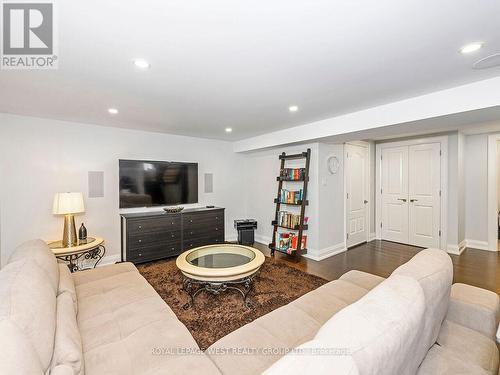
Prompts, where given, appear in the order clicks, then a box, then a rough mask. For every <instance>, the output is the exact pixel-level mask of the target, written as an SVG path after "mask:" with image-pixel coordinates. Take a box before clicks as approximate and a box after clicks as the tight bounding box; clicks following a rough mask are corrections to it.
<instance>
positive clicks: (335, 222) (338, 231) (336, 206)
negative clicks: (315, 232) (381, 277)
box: [317, 143, 345, 258]
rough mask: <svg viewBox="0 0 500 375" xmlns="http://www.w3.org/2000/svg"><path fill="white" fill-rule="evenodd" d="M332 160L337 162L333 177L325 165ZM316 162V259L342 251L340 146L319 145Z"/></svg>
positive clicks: (343, 235) (342, 199) (341, 153)
mask: <svg viewBox="0 0 500 375" xmlns="http://www.w3.org/2000/svg"><path fill="white" fill-rule="evenodd" d="M330 156H336V157H337V159H338V160H339V162H340V166H339V170H338V172H337V173H336V174H331V173H330V172H329V171H328V165H327V161H328V158H329V157H330ZM318 157H319V160H318V167H319V170H318V175H319V185H318V197H319V202H320V204H319V209H318V221H319V242H318V243H319V247H318V254H317V255H318V258H323V257H325V256H327V255H331V254H332V253H335V252H338V251H342V250H345V249H344V246H345V229H344V203H345V200H344V145H342V144H338V145H332V144H325V143H320V144H319V156H318Z"/></svg>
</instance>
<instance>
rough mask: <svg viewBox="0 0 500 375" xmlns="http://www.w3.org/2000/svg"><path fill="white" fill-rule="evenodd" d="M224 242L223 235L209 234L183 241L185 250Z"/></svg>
mask: <svg viewBox="0 0 500 375" xmlns="http://www.w3.org/2000/svg"><path fill="white" fill-rule="evenodd" d="M220 243H224V237H223V236H207V237H199V238H196V239H191V240H184V242H183V246H182V248H183V251H186V250H191V249H194V248H195V247H200V246H206V245H216V244H220Z"/></svg>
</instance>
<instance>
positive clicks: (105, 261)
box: [97, 254, 122, 267]
mask: <svg viewBox="0 0 500 375" xmlns="http://www.w3.org/2000/svg"><path fill="white" fill-rule="evenodd" d="M121 259H122V258H121V256H120V254H115V255H107V256H105V257H104V258H102V259H101V261H100V262H99V263H98V264H97V267H101V266H107V265H109V264H115V263H117V262H119V261H121Z"/></svg>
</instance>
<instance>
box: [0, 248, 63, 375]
mask: <svg viewBox="0 0 500 375" xmlns="http://www.w3.org/2000/svg"><path fill="white" fill-rule="evenodd" d="M0 319H5V320H9V321H11V322H12V323H13V324H14V325H15V326H17V327H18V328H19V329H20V330H21V331H22V332H23V333H24V334H25V335H26V338H27V339H28V341H29V342H30V343H31V345H32V346H33V348H34V349H35V351H36V352H37V354H38V360H39V362H40V364H41V366H42V369H43V370H44V371H46V370H47V369H48V367H49V364H50V360H51V358H52V352H53V349H54V336H55V328H56V294H55V292H54V289H53V288H52V285H51V282H50V281H49V279H48V278H47V275H46V273H45V271H44V270H42V269H41V268H40V267H39V266H38V263H35V261H33V260H32V259H29V258H26V259H24V260H19V261H16V262H13V263H9V264H7V265H6V266H5V267H4V268H3V269H2V270H1V272H0ZM5 339H6V341H7V342H8V341H9V339H8V338H5Z"/></svg>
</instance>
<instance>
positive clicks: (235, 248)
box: [176, 244, 265, 308]
mask: <svg viewBox="0 0 500 375" xmlns="http://www.w3.org/2000/svg"><path fill="white" fill-rule="evenodd" d="M264 259H265V258H264V254H262V253H261V252H260V251H259V250H256V249H254V248H252V247H249V246H242V245H234V244H221V245H210V246H202V247H197V248H195V249H192V250H188V251H186V252H184V253H182V254H181V255H179V257H178V258H177V260H176V265H177V267H178V268H179V269H180V270H181V272H182V274H183V275H184V281H183V288H184V290H185V291H186V292H187V293H188V294H189V296H190V298H191V301H190V302H189V303H187V304H186V305H184V308H189V307H190V306H192V305H193V304H194V298H195V297H196V296H197V295H198V294H199V293H200V292H202V291H207V292H209V293H212V294H215V295H218V294H220V293H221V292H223V291H225V290H227V289H231V290H237V291H238V292H240V293H241V295H242V296H243V300H244V302H245V304H246V305H247V306H249V304H248V302H247V296H248V292H250V290H251V288H252V282H253V278H254V277H255V275H256V273H257V271H258V270H259V269H260V267H261V266H262V264H263V263H264Z"/></svg>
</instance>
